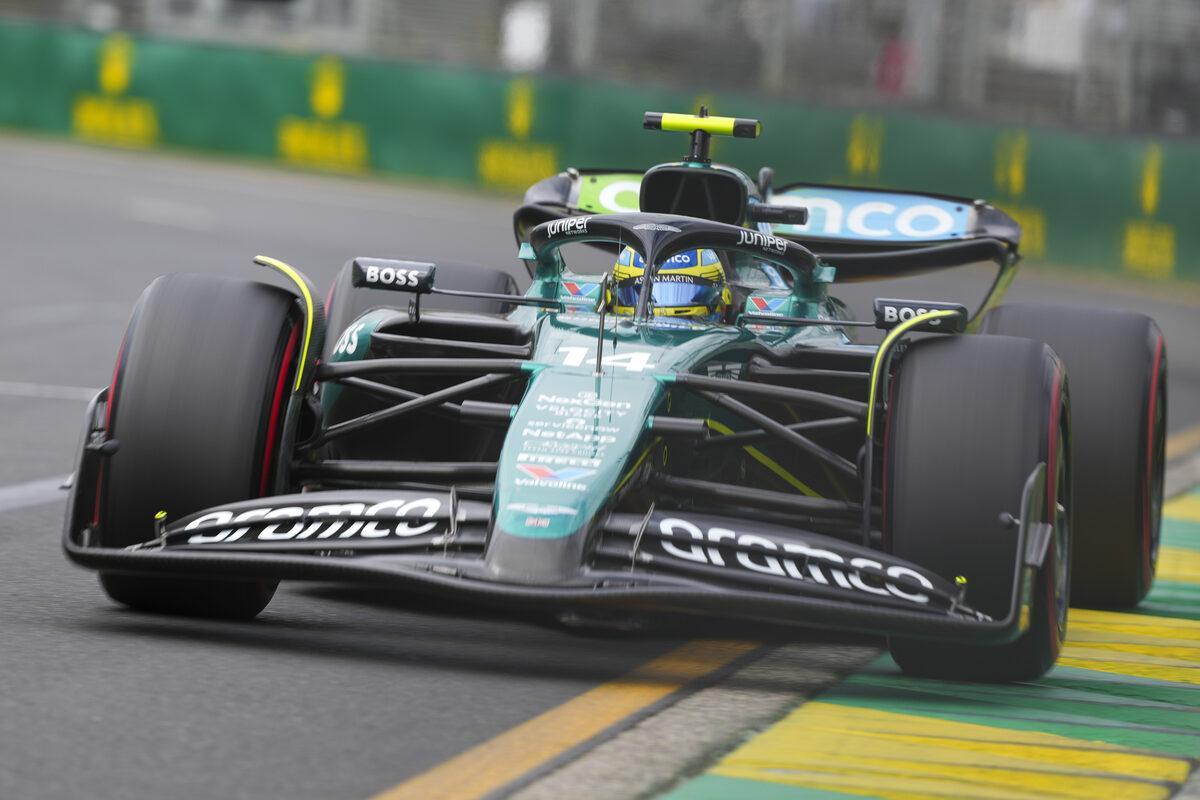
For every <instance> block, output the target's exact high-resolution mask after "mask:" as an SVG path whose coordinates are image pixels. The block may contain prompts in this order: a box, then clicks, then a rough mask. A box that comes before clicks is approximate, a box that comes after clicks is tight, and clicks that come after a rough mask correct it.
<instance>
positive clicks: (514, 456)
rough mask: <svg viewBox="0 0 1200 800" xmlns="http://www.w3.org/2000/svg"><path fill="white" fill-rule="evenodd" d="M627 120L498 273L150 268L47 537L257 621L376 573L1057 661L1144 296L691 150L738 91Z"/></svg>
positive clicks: (1100, 494)
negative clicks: (279, 589) (948, 296)
mask: <svg viewBox="0 0 1200 800" xmlns="http://www.w3.org/2000/svg"><path fill="white" fill-rule="evenodd" d="M645 126H646V127H647V128H652V129H661V130H668V131H671V130H674V131H680V132H685V133H688V134H690V136H691V148H690V152H689V153H688V156H687V158H686V159H685V160H683V161H681V162H678V163H671V164H662V165H658V166H655V167H653V168H651V169H649V170H647V171H645V172H644V173H638V172H620V173H613V172H598V171H585V170H568V171H566V172H564V173H563V174H561V175H557V176H553V177H549V178H547V179H546V180H544V181H542V182H540V183H538V184H537V185H535V186H534V187H532V188H531V189H530V190H529V192H528V194H527V196H526V202H525V203H524V204H523V205H522V206H521V208H520V209H519V210H518V211H517V213H516V215H515V228H516V233H517V237H518V243H519V258H520V259H522V260H523V261H524V263H525V264H526V265H527V267H528V270H529V274H530V277H531V284H530V286H529V288H528V290H527V291H526V292H525V293H524V294H520V293H518V291H517V287H516V285H515V283H514V281H513V279H512V278H511V277H510V276H509V275H508V273H507V272H505V271H503V270H495V269H488V268H481V267H470V266H465V265H458V264H449V263H426V262H415V261H406V260H395V259H379V258H355V259H353V260H351V261H350V262H349V263H347V264H346V266H345V267H344V268H343V270H342V272H341V273H340V275H339V277H338V278H337V280H336V282H335V285H334V287H333V289H332V292H331V295H330V297H329V299H328V300H327V302H326V303H325V304H322V303H321V301H320V299H319V298H318V296H317V295H316V293H315V290H314V289H313V287H312V285H311V284H310V282H309V281H308V280H307V279H306V278H305V277H304V276H303V275H302V274H300V273H299V272H298V271H296V270H294V269H293V268H291V267H289V266H288V265H286V264H284V263H282V262H280V261H277V260H274V259H270V258H265V257H260V258H258V259H256V261H257V262H258V263H259V264H262V265H264V266H267V267H271V268H273V269H275V270H277V271H278V272H279V273H281V274H282V275H283V276H284V277H285V278H286V279H287V281H288V283H289V285H291V286H292V287H293V289H292V290H291V291H288V290H284V289H281V288H278V287H276V286H273V285H268V284H266V283H260V282H256V281H253V280H230V279H223V278H218V277H214V276H208V275H195V274H174V275H168V276H164V277H162V278H159V279H158V280H157V281H155V282H154V283H152V284H151V285H150V286H149V287H148V288H147V289H146V290H145V292H144V293H143V294H142V297H141V299H140V300H139V301H138V303H137V305H136V307H135V310H134V312H133V316H132V319H131V321H130V324H129V328H128V332H127V333H126V336H125V339H124V342H123V344H122V346H121V350H120V353H119V355H118V357H117V365H116V369H115V372H114V375H113V380H112V383H111V385H110V386H109V387H108V388H106V389H104V390H103V391H101V392H100V393H99V394H98V395H97V397H96V398H95V400H94V401H93V402H92V403H91V405H90V407H89V409H88V411H87V417H86V420H85V427H84V433H83V440H82V443H81V446H80V451H79V462H78V468H77V473H76V479H75V481H74V484H73V486H74V488H73V490H72V494H71V499H70V502H69V505H68V510H67V518H66V529H65V538H64V547H65V550H66V553H67V555H68V556H69V557H70V558H71V559H72V560H73V561H75V562H76V563H78V564H80V565H83V566H85V567H89V568H92V569H96V570H99V571H100V576H101V581H102V583H103V586H104V588H105V590H106V591H107V592H108V594H109V595H110V596H111V597H112V598H114V599H115V600H117V601H119V602H121V603H124V604H126V605H129V606H132V607H134V608H139V609H145V610H153V611H167V612H173V613H182V614H199V615H211V616H224V617H252V616H254V615H255V614H257V613H258V612H259V611H260V610H262V608H263V607H264V606H265V605H266V604H267V603H268V602H269V600H270V598H271V595H272V593H273V591H274V589H275V586H276V585H277V583H278V581H280V580H288V579H296V580H322V581H328V580H333V581H348V582H360V583H375V584H383V585H394V586H404V587H407V588H410V589H416V590H421V591H426V592H428V593H430V594H433V595H449V596H458V597H463V598H469V599H475V600H480V601H485V602H494V603H508V604H512V605H514V606H535V607H542V608H550V609H555V610H558V611H562V612H564V613H571V614H575V615H582V616H584V617H587V616H588V615H594V616H611V615H613V614H618V615H619V614H624V613H626V612H638V613H645V612H656V611H667V612H689V613H694V614H701V615H709V616H713V617H733V618H746V619H754V620H770V621H775V622H779V623H784V624H794V625H801V626H824V627H833V628H844V629H854V630H863V631H873V632H879V633H883V634H886V635H887V636H888V637H889V644H890V648H891V652H892V654H893V656H894V657H895V659H896V660H897V662H898V663H899V664H900V665H901V666H902V667H903V668H904V669H905V670H907V671H909V672H912V673H915V674H922V675H936V676H948V677H954V678H970V679H980V680H1022V679H1029V678H1033V677H1036V676H1038V675H1041V674H1042V673H1043V672H1045V671H1046V670H1047V669H1049V668H1050V666H1051V665H1053V663H1054V661H1055V659H1056V657H1057V655H1058V652H1059V648H1060V647H1061V644H1062V641H1063V636H1064V632H1065V629H1066V624H1067V606H1068V599H1069V598H1073V599H1074V600H1075V601H1076V602H1077V603H1082V604H1089V605H1100V606H1131V605H1135V604H1136V603H1138V602H1139V601H1140V600H1141V598H1142V597H1143V596H1144V595H1145V594H1146V592H1147V591H1148V589H1149V587H1150V584H1151V581H1152V580H1153V576H1154V567H1155V558H1156V552H1157V548H1158V531H1159V517H1160V509H1161V502H1162V491H1163V483H1162V477H1163V453H1164V432H1165V430H1166V424H1165V422H1166V420H1165V417H1166V391H1165V390H1166V357H1165V353H1164V346H1163V339H1162V336H1161V334H1160V333H1159V331H1158V328H1157V326H1156V325H1155V324H1154V322H1153V321H1152V320H1150V319H1148V318H1146V317H1143V316H1139V315H1136V314H1128V313H1116V312H1112V311H1103V310H1098V309H1088V308H1064V307H1049V306H1003V305H998V301H999V299H1000V296H1001V295H1002V294H1003V292H1004V290H1005V288H1006V287H1007V286H1008V284H1009V282H1010V281H1011V279H1012V277H1013V275H1014V273H1015V267H1016V264H1017V260H1018V244H1019V240H1020V230H1019V228H1018V226H1017V225H1016V224H1015V223H1014V222H1013V220H1012V219H1010V218H1009V217H1008V216H1006V215H1005V214H1003V213H1002V212H1001V211H999V210H997V209H995V208H993V207H992V206H990V205H988V204H986V203H984V202H982V201H973V200H967V199H963V198H956V197H946V196H938V195H930V194H920V193H910V192H894V191H878V190H864V189H858V188H848V187H835V186H816V185H809V184H796V185H792V186H785V187H783V188H780V189H773V188H772V186H771V182H772V181H771V172H770V170H763V172H762V173H760V175H759V177H758V179H757V180H751V179H750V178H749V177H748V176H746V175H745V174H744V173H742V172H740V171H738V170H736V169H733V168H730V167H725V166H720V165H715V164H712V163H711V162H710V159H709V142H710V137H711V136H712V135H715V134H731V135H734V136H750V137H753V136H757V134H758V132H759V125H758V123H757V122H756V121H754V120H740V119H729V118H720V117H709V116H707V115H704V114H703V112H702V115H701V116H691V115H680V114H647V115H646V119H645ZM598 259H600V260H598ZM980 261H990V262H993V263H995V264H996V265H997V268H998V270H997V277H996V281H995V283H994V285H993V286H992V289H991V291H990V292H989V294H988V296H987V298H986V299H985V301H984V302H983V304H982V306H981V307H980V308H979V309H978V310H976V311H975V312H974V313H971V312H969V311H968V310H967V308H965V307H964V306H961V305H957V304H949V303H933V302H923V301H921V300H898V299H881V300H877V301H876V303H875V315H874V319H872V320H853V319H850V318H849V316H848V312H847V310H846V307H845V306H844V305H843V304H842V303H840V302H839V301H837V300H836V299H835V298H834V297H832V296H831V295H830V289H831V287H832V285H833V284H834V282H835V280H866V279H872V278H890V277H895V276H898V275H905V274H911V273H915V272H921V271H929V270H936V269H942V268H947V267H954V266H958V265H963V264H968V263H975V262H980ZM598 264H599V266H597V265H598ZM327 326H328V330H329V336H328V337H326V327H327ZM861 326H872V327H876V328H882V329H884V330H885V331H886V335H885V336H884V337H883V340H882V343H881V344H879V345H864V344H856V343H854V336H853V334H854V332H855V331H856V329H857V328H858V327H861ZM1068 383H1069V384H1070V391H1068Z"/></svg>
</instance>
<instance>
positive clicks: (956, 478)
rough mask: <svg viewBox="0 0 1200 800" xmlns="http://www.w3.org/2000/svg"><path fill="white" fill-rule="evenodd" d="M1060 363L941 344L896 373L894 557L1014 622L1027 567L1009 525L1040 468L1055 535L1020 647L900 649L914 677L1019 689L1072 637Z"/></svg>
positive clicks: (926, 347)
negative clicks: (1017, 578)
mask: <svg viewBox="0 0 1200 800" xmlns="http://www.w3.org/2000/svg"><path fill="white" fill-rule="evenodd" d="M1067 408H1068V401H1067V387H1066V380H1065V372H1064V370H1063V367H1062V364H1061V362H1059V360H1058V358H1057V357H1056V356H1055V355H1054V352H1053V351H1052V350H1051V349H1050V348H1049V347H1047V346H1045V345H1043V344H1041V343H1037V342H1032V341H1029V340H1026V339H1016V338H1009V337H999V336H996V337H991V336H989V337H983V336H970V337H955V338H949V337H947V338H938V339H931V340H926V341H922V342H918V343H917V344H915V345H913V346H912V348H910V350H909V351H908V352H907V353H906V354H905V355H904V358H903V360H902V362H901V363H900V366H899V369H898V374H897V376H896V380H895V383H894V384H893V393H892V402H891V403H890V405H889V409H888V416H887V420H886V423H885V434H884V436H885V444H884V459H885V466H884V469H885V474H884V478H883V480H884V498H883V502H884V514H885V517H884V537H885V544H886V545H887V546H888V547H889V548H890V550H891V552H892V553H894V554H896V555H897V556H900V557H901V558H904V559H907V560H910V561H913V562H915V563H917V564H920V565H922V566H924V567H926V568H929V569H932V570H933V571H934V572H936V573H938V574H939V575H941V576H942V577H944V578H946V579H947V580H949V581H954V580H955V579H956V578H958V577H959V576H962V577H965V578H966V580H967V592H966V603H967V605H968V606H970V607H971V608H974V609H976V610H979V611H983V612H984V613H986V614H989V615H990V616H992V617H993V618H996V619H1001V618H1003V617H1005V616H1006V615H1007V614H1008V612H1009V607H1010V603H1011V599H1012V595H1013V590H1014V587H1013V573H1014V568H1015V566H1016V564H1017V563H1018V561H1019V559H1021V557H1022V554H1020V553H1018V552H1017V531H1016V529H1015V528H1009V527H1005V525H1004V524H1003V523H1002V522H1001V514H1002V513H1003V512H1008V513H1011V514H1013V515H1014V516H1018V515H1019V514H1020V505H1021V495H1022V490H1023V489H1024V485H1025V481H1026V479H1027V478H1028V477H1029V474H1030V473H1031V472H1032V471H1033V470H1034V468H1035V467H1036V466H1037V465H1038V464H1039V463H1045V464H1046V487H1047V497H1046V500H1045V506H1046V518H1045V520H1044V521H1046V522H1050V523H1051V524H1052V525H1053V526H1054V535H1053V537H1052V540H1051V544H1050V548H1049V551H1048V553H1047V555H1046V560H1045V562H1044V563H1043V565H1042V566H1041V568H1039V569H1038V571H1037V572H1036V573H1035V576H1034V584H1033V598H1032V603H1031V608H1030V618H1029V624H1028V627H1027V628H1026V629H1025V631H1024V632H1023V633H1022V634H1021V636H1020V637H1019V638H1018V639H1016V640H1015V641H1013V642H1011V643H1008V644H1004V645H999V646H984V645H966V644H954V643H942V642H927V641H919V640H913V639H904V638H899V637H893V638H892V639H890V641H889V647H890V650H891V653H892V658H893V659H895V661H896V663H897V664H899V665H900V667H901V668H902V669H903V670H904V671H905V672H907V673H909V674H913V675H918V676H924V677H936V678H948V679H955V680H964V679H965V680H984V681H1023V680H1032V679H1035V678H1038V677H1040V676H1041V675H1043V674H1044V673H1045V672H1046V671H1047V670H1049V669H1050V667H1051V666H1053V665H1054V662H1055V660H1057V658H1058V654H1059V651H1060V649H1061V647H1062V642H1063V638H1064V636H1065V634H1066V620H1067V598H1068V594H1069V589H1070V569H1069V562H1068V561H1067V560H1066V559H1068V558H1069V553H1070V543H1071V537H1070V521H1069V519H1070V517H1069V514H1070V508H1071V502H1070V500H1071V498H1070V486H1071V481H1070V457H1069V447H1068V443H1069V440H1070V438H1069V437H1070V428H1069V416H1068V411H1067Z"/></svg>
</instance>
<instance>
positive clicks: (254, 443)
mask: <svg viewBox="0 0 1200 800" xmlns="http://www.w3.org/2000/svg"><path fill="white" fill-rule="evenodd" d="M293 302H294V301H293V298H292V297H291V296H290V295H289V294H287V293H286V292H284V291H283V290H281V289H277V288H274V287H271V286H267V285H264V284H259V283H254V282H251V281H243V280H234V279H229V278H221V277H215V276H210V275H195V274H174V275H166V276H164V277H161V278H159V279H158V280H156V281H154V283H152V284H150V286H149V287H147V289H146V290H145V291H144V292H143V293H142V296H141V298H140V299H139V301H138V304H137V306H136V307H135V309H134V312H133V316H132V318H131V320H130V322H129V327H128V329H127V331H126V333H125V339H124V341H123V342H122V345H121V351H120V355H119V356H118V357H117V365H116V369H115V370H114V373H113V381H112V384H111V390H110V401H109V408H108V412H107V413H108V426H107V427H108V431H109V435H110V436H111V437H112V438H114V439H116V440H117V441H118V442H119V449H118V450H117V452H116V453H115V454H113V455H112V456H111V457H110V459H109V460H108V462H107V464H106V465H105V467H104V470H103V472H102V475H101V481H102V486H101V490H100V493H99V497H100V502H99V506H98V509H97V518H98V520H99V532H100V544H101V546H103V547H125V546H127V545H131V544H135V543H138V542H144V541H147V540H149V539H152V538H154V522H153V520H154V515H155V514H156V513H157V512H158V511H160V510H163V511H166V512H167V514H168V517H169V519H179V518H180V517H183V516H186V515H188V514H191V513H193V512H195V511H199V510H201V509H204V508H208V507H210V506H215V505H220V504H224V503H231V502H235V501H239V500H248V499H251V498H255V497H260V496H262V495H264V494H266V493H267V492H268V489H269V486H270V479H271V477H272V464H273V463H274V461H275V456H276V454H277V452H278V447H279V443H280V441H281V439H282V430H281V428H282V425H283V417H284V412H285V409H286V405H287V395H288V391H289V386H290V383H289V382H290V380H292V379H293V375H294V369H295V365H296V360H297V350H298V349H299V338H300V337H299V332H300V331H299V325H298V323H297V322H296V321H295V319H294V318H293V316H292V314H291V309H292V307H293ZM100 582H101V584H102V585H103V587H104V590H105V591H106V592H107V593H108V595H109V597H111V598H112V599H113V600H115V601H117V602H118V603H122V604H124V605H127V606H129V607H131V608H135V609H138V610H140V611H153V612H160V613H168V614H178V615H185V616H203V617H216V618H226V619H249V618H252V617H254V616H255V615H257V614H258V613H259V612H260V611H262V609H263V608H264V607H266V605H267V603H268V602H270V600H271V596H272V595H273V594H274V592H275V586H276V582H274V581H245V580H238V581H233V580H228V581H227V580H209V579H185V578H176V577H170V578H160V577H151V576H146V575H141V574H136V575H135V574H124V573H112V572H105V573H101V575H100Z"/></svg>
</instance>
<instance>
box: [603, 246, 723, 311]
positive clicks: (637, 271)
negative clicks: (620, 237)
mask: <svg viewBox="0 0 1200 800" xmlns="http://www.w3.org/2000/svg"><path fill="white" fill-rule="evenodd" d="M645 274H646V262H645V260H644V259H643V258H642V257H641V255H639V254H638V253H637V251H636V250H634V249H633V248H632V247H626V248H625V249H624V250H622V251H621V255H620V256H619V257H618V258H617V264H616V266H615V267H614V268H613V283H614V285H615V286H616V295H615V298H614V299H615V303H614V307H613V311H614V312H615V313H617V314H632V313H633V311H634V309H635V308H636V307H637V299H638V294H639V293H640V292H641V290H642V281H643V280H644V276H645ZM651 299H652V303H653V306H654V313H655V314H657V315H660V316H670V317H707V316H713V315H715V314H719V313H721V312H723V311H724V310H725V308H726V307H728V305H729V303H730V293H729V287H728V286H726V284H725V270H724V268H723V267H722V266H721V260H720V259H719V258H717V254H716V253H715V252H714V251H712V250H684V251H683V252H681V253H676V254H675V255H673V256H671V257H670V258H668V259H667V260H666V261H665V262H663V265H662V267H660V268H659V270H658V273H657V274H656V275H655V276H654V288H653V296H652V298H651Z"/></svg>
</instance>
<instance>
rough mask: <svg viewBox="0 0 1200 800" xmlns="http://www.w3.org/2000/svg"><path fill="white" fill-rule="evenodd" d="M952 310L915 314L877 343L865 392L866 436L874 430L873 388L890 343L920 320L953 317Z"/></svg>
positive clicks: (918, 323)
mask: <svg viewBox="0 0 1200 800" xmlns="http://www.w3.org/2000/svg"><path fill="white" fill-rule="evenodd" d="M954 314H955V312H953V311H926V312H925V313H924V314H917V315H916V316H915V317H913V318H912V319H908V320H905V321H904V322H901V323H900V324H899V325H897V326H896V327H894V328H892V330H891V333H889V334H888V335H887V336H886V337H884V339H883V343H882V344H880V345H879V350H877V351H876V353H875V361H874V363H873V364H871V390H870V392H869V393H868V394H867V436H870V435H871V434H872V432H873V431H874V430H875V390H876V388H877V386H878V383H879V370H880V369H882V367H883V362H884V359H885V358H886V356H887V353H888V350H890V349H891V347H892V343H893V342H895V341H896V340H897V339H899V338H900V337H901V336H903V335H904V334H906V333H908V331H909V329H910V328H913V327H915V326H917V325H920V324H921V323H922V322H928V321H929V320H932V319H945V318H946V317H953V316H954Z"/></svg>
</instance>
